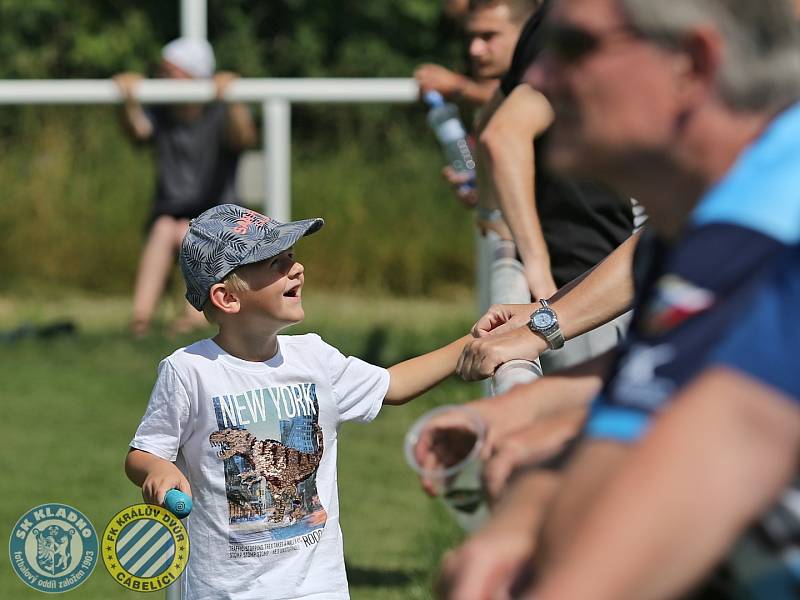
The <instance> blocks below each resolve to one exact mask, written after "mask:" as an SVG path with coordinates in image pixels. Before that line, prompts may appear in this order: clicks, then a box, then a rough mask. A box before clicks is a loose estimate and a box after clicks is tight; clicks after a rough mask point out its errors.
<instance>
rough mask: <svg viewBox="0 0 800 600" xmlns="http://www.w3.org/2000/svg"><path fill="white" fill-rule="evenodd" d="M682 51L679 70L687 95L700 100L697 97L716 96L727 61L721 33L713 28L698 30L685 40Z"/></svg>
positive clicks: (697, 28)
mask: <svg viewBox="0 0 800 600" xmlns="http://www.w3.org/2000/svg"><path fill="white" fill-rule="evenodd" d="M682 50H683V52H681V53H680V55H679V60H678V62H677V63H676V69H677V70H678V71H679V75H680V76H681V78H682V90H683V92H684V94H686V95H689V96H692V97H693V99H697V95H698V94H702V95H708V94H709V93H711V94H714V93H716V89H717V85H718V82H719V72H720V70H721V69H722V64H723V61H724V60H725V57H724V52H725V42H724V40H723V39H722V36H721V34H720V32H719V31H718V30H716V29H714V28H713V27H709V26H698V27H696V28H695V29H693V30H692V31H691V32H690V33H689V34H687V35H686V37H685V38H684V39H683V43H682Z"/></svg>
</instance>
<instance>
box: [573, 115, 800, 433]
mask: <svg viewBox="0 0 800 600" xmlns="http://www.w3.org/2000/svg"><path fill="white" fill-rule="evenodd" d="M798 242H800V105H797V104H796V105H794V106H792V107H791V108H789V109H788V110H786V111H784V112H783V113H782V114H780V115H779V116H778V117H777V118H775V119H774V120H773V121H772V123H771V124H770V125H769V126H768V127H767V128H766V129H765V131H764V132H763V133H762V135H761V136H760V137H759V138H758V139H757V140H756V141H755V142H754V143H753V144H751V145H750V146H749V147H748V148H747V149H746V150H745V151H744V152H743V153H742V154H741V155H740V157H739V159H738V160H737V162H736V163H735V165H734V166H733V167H732V168H731V170H730V171H729V172H728V173H727V175H726V176H725V177H724V178H723V179H722V180H721V181H719V182H718V183H717V184H716V185H715V186H714V187H713V188H712V189H710V190H709V191H708V192H707V193H706V194H705V196H704V197H703V198H702V199H701V200H700V202H699V203H698V205H697V207H696V208H695V210H694V211H693V213H692V214H691V216H690V219H689V222H688V224H687V227H686V229H685V231H684V233H683V235H681V236H680V238H679V239H678V240H677V241H676V242H675V243H674V244H672V245H667V244H665V243H664V242H662V241H660V240H658V239H656V238H655V237H654V236H653V235H652V234H651V235H648V236H647V237H643V239H642V240H641V242H640V244H639V246H640V247H639V249H638V251H637V257H636V260H635V263H634V265H635V266H634V270H635V282H636V297H635V301H634V318H633V323H632V325H631V329H630V331H629V334H628V337H627V339H626V341H625V342H624V344H623V346H622V348H621V351H620V352H619V354H618V357H617V360H616V362H615V364H614V366H613V368H612V370H611V371H610V376H609V377H608V378H607V380H606V383H605V385H604V387H603V389H602V391H601V392H600V394H599V395H598V397H597V398H596V399H595V401H594V404H593V406H592V411H591V414H590V417H589V420H588V422H587V426H586V435H587V436H588V437H589V438H595V439H610V440H616V441H620V442H632V441H635V440H637V439H639V438H640V437H641V436H642V435H643V433H644V432H645V430H646V429H647V426H648V424H649V421H650V418H651V417H652V415H653V414H654V413H657V412H658V411H659V410H660V409H661V408H662V407H663V406H664V405H665V404H666V403H667V402H669V400H670V398H671V396H672V395H673V394H674V393H675V392H676V391H677V390H678V389H680V388H681V387H682V386H683V385H684V384H686V383H687V382H688V381H689V380H690V379H691V378H692V377H694V376H695V375H696V374H698V373H699V372H700V371H701V370H703V369H704V368H705V367H707V366H708V365H709V364H710V362H711V361H712V360H714V359H715V358H716V356H717V352H718V351H720V349H721V348H722V347H728V345H727V344H733V343H734V342H727V338H728V336H729V334H730V332H731V331H732V329H734V327H733V326H734V325H736V324H738V323H739V321H740V320H741V317H742V316H743V315H745V314H746V313H747V311H748V309H749V308H750V307H751V306H759V307H760V308H759V310H760V311H763V310H766V308H764V307H761V305H760V303H761V302H762V296H761V291H760V290H761V288H762V287H763V285H764V283H765V279H766V278H767V275H768V274H769V271H770V269H769V265H771V264H772V263H773V262H774V261H775V260H776V259H777V258H778V257H779V256H780V255H781V254H782V253H784V252H785V251H786V250H787V248H788V247H790V246H792V245H794V244H797V243H798ZM777 325H778V324H776V326H777ZM740 335H742V336H746V334H745V333H741V334H740ZM724 342H725V344H723V343H724ZM740 343H741V342H740ZM742 347H744V346H742ZM732 354H736V350H732V351H729V352H728V353H727V354H724V355H723V356H726V357H729V356H731V355H732ZM784 358H785V360H787V361H788V360H790V358H791V355H789V354H787V355H786V356H785V357H784ZM747 362H748V360H747V359H742V364H747ZM764 362H765V363H766V362H769V361H767V360H766V359H765V360H764ZM764 368H766V367H764ZM776 369H777V367H776Z"/></svg>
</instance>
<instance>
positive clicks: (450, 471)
mask: <svg viewBox="0 0 800 600" xmlns="http://www.w3.org/2000/svg"><path fill="white" fill-rule="evenodd" d="M485 440H486V424H485V423H484V422H483V419H482V418H481V416H480V415H479V414H478V413H477V412H476V411H475V410H473V409H471V408H469V407H466V406H459V405H447V406H440V407H438V408H435V409H433V410H431V411H429V412H427V413H425V414H424V415H423V416H421V417H420V418H419V419H418V420H417V421H416V423H414V425H412V426H411V429H409V430H408V433H406V437H405V455H406V461H408V464H409V466H410V467H411V468H412V469H414V471H416V472H417V473H418V474H419V475H420V477H422V478H423V479H424V480H425V481H426V482H427V483H428V484H429V485H430V486H431V487H432V488H433V490H434V491H435V492H436V493H437V495H438V496H439V497H440V498H441V499H442V500H443V502H444V504H445V506H446V507H447V509H448V511H449V512H450V513H451V514H452V515H453V516H454V517H455V519H456V521H457V522H458V523H459V525H461V527H463V528H464V529H465V530H467V531H473V530H475V529H476V528H477V527H478V526H480V524H481V523H483V521H484V520H485V519H486V518H487V517H488V515H489V510H488V507H487V504H486V497H485V495H484V491H483V486H482V483H481V473H482V471H483V463H482V461H481V450H482V448H483V445H484V442H485ZM426 449H427V452H426Z"/></svg>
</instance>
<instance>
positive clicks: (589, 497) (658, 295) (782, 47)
mask: <svg viewBox="0 0 800 600" xmlns="http://www.w3.org/2000/svg"><path fill="white" fill-rule="evenodd" d="M549 28H550V30H549V34H548V37H549V39H548V42H547V47H546V50H545V52H544V54H543V56H542V58H541V60H540V61H539V62H538V64H537V65H536V66H535V67H534V69H533V70H532V71H531V72H529V75H528V80H529V82H530V83H531V85H533V86H534V87H535V88H537V89H538V90H539V91H541V92H542V93H544V94H545V95H546V96H547V98H548V100H549V101H550V102H551V104H552V105H553V108H554V110H555V112H556V119H555V121H554V126H553V128H552V130H551V136H550V146H549V159H550V161H551V165H552V166H553V167H554V168H558V169H560V170H562V171H563V172H565V173H569V174H570V175H572V176H586V177H589V176H591V177H595V178H602V179H604V180H605V181H606V182H608V183H610V184H612V185H614V186H615V187H617V188H618V189H620V190H621V191H623V192H625V193H626V195H629V196H631V197H635V198H637V199H639V200H640V201H641V203H642V204H643V205H644V206H645V208H646V210H647V212H648V215H649V216H650V221H649V223H650V225H649V229H650V232H649V233H648V235H647V237H646V238H643V239H642V240H641V241H640V243H639V246H640V247H639V248H638V249H637V257H636V260H635V276H634V280H635V288H636V297H635V298H636V299H635V316H634V322H633V325H632V329H631V331H630V334H629V336H628V339H627V341H626V343H625V345H624V346H623V348H622V349H621V350H620V351H619V352H617V353H610V354H609V355H608V356H606V357H605V358H606V360H605V364H601V363H602V361H594V363H593V364H592V365H590V366H588V367H585V368H583V369H576V370H574V371H573V372H572V373H571V374H569V375H568V376H565V377H561V378H553V379H550V380H548V378H544V379H542V380H541V381H539V382H536V383H534V384H532V385H531V387H530V388H529V389H528V390H527V393H525V394H523V393H522V392H519V391H518V392H516V395H517V396H518V397H520V398H522V397H523V396H526V397H525V398H524V400H526V401H527V403H528V404H529V405H539V406H541V405H542V404H548V405H554V406H555V405H558V404H565V405H570V406H573V407H574V405H575V403H576V400H578V398H577V397H576V393H574V390H576V389H580V396H581V397H582V398H586V399H588V398H590V397H591V396H592V395H593V394H592V392H593V391H594V392H597V391H599V389H598V388H602V391H601V392H600V394H599V396H597V397H596V399H595V401H594V402H593V406H592V411H591V416H590V417H589V420H588V423H587V427H586V430H585V435H584V437H583V438H582V439H581V440H580V442H579V444H578V448H577V449H576V451H575V452H574V453H572V454H571V455H570V456H569V458H568V463H567V467H566V470H565V472H564V474H563V475H562V476H560V479H561V484H560V485H557V486H556V491H555V492H550V493H549V494H547V495H544V496H543V497H544V498H545V501H543V502H539V503H538V505H537V506H527V507H526V506H524V505H523V504H522V503H520V504H518V505H516V506H514V507H512V508H507V509H506V510H510V511H518V512H517V514H519V515H521V514H523V513H524V514H529V513H532V512H537V511H538V513H539V514H538V516H537V517H536V518H535V519H532V520H530V521H528V520H526V521H525V522H526V523H527V524H528V526H529V527H530V531H531V533H528V535H530V536H531V537H533V539H536V532H537V531H538V530H539V529H540V527H541V524H542V523H544V524H545V527H544V531H543V535H542V536H541V537H540V538H539V541H538V543H537V544H538V547H537V544H534V547H533V549H532V550H533V551H535V560H536V562H537V566H538V571H539V573H542V574H544V575H545V576H547V574H548V572H549V567H550V565H552V564H558V562H557V560H558V558H559V557H561V556H563V553H564V552H565V548H571V547H572V546H571V545H570V542H571V540H573V539H574V538H575V536H576V535H577V532H578V531H579V529H578V526H579V524H580V523H582V518H583V516H584V515H585V514H586V512H587V510H588V509H589V508H591V507H592V506H593V504H594V502H595V498H596V497H597V495H598V493H599V492H600V491H601V490H602V489H603V487H604V486H605V485H606V484H607V482H608V481H609V480H610V479H611V478H612V477H613V475H614V473H615V472H616V471H617V469H618V468H619V467H620V465H622V464H623V463H624V461H625V459H626V457H627V456H628V455H629V454H630V452H631V446H632V444H634V443H635V442H636V441H637V440H638V439H639V438H640V437H641V436H642V435H643V434H644V432H645V430H646V428H647V425H648V423H649V421H650V420H651V418H652V417H653V416H654V415H656V414H657V413H659V412H661V411H662V410H663V409H664V408H665V407H666V406H667V405H668V404H669V402H670V400H671V398H672V397H673V395H674V394H675V393H677V392H678V391H679V390H680V389H681V388H683V387H684V386H685V385H686V384H687V383H689V382H690V381H691V380H692V379H693V378H694V377H695V376H696V375H697V374H699V373H700V372H701V371H703V369H704V368H706V367H707V366H709V365H711V364H712V361H713V360H714V357H715V353H716V351H717V349H718V348H719V347H720V345H721V343H722V342H723V340H724V339H725V337H726V335H727V333H728V331H729V330H730V329H731V327H732V326H733V325H735V324H736V323H737V321H738V319H739V317H740V316H741V315H742V313H743V312H744V311H745V309H746V308H747V307H748V306H749V305H750V303H751V302H752V299H753V297H754V295H755V294H756V291H757V289H758V287H759V285H761V284H762V283H763V277H764V273H765V269H764V268H763V267H764V265H766V264H769V263H770V262H772V261H773V260H775V259H776V258H777V257H778V256H779V255H780V254H781V253H782V252H784V251H785V250H786V248H787V247H789V246H791V245H794V244H797V243H798V242H800V194H798V193H797V192H796V190H797V189H800V142H798V140H800V106H798V105H796V104H795V103H796V102H797V100H798V97H800V94H799V93H798V92H799V90H800V85H798V82H799V81H800V74H799V73H798V68H797V57H798V56H800V47H799V46H798V44H797V39H796V36H797V34H796V31H795V25H794V20H793V15H792V9H791V4H790V3H789V2H785V1H782V0H768V1H766V2H762V3H759V4H758V6H755V5H754V4H753V3H752V2H747V1H746V0H729V1H724V2H723V1H722V0H707V1H706V2H704V3H696V2H692V1H691V0H674V1H673V2H670V3H669V4H667V3H660V2H657V1H656V0H561V2H559V3H557V5H556V6H555V7H554V9H553V13H552V15H551V19H550V22H549ZM779 73H780V75H779ZM599 374H602V385H601V383H600V380H599V379H598V375H599ZM576 386H579V387H576ZM512 393H513V392H512ZM501 402H503V403H504V405H505V409H506V410H507V411H508V412H509V414H513V412H514V411H513V410H512V409H513V407H512V405H511V404H510V403H509V402H507V401H506V400H505V399H502V400H501ZM487 412H488V411H487ZM539 414H541V413H539ZM517 422H518V423H517V426H523V425H525V419H524V418H519V417H518V419H517ZM703 426H704V427H706V428H708V429H709V430H712V429H713V427H714V423H713V422H705V423H704V424H703ZM498 435H502V434H501V433H499V432H498V431H496V430H495V431H494V432H492V426H491V423H490V437H491V436H494V438H495V439H496V438H497V436H498ZM708 475H709V476H711V475H712V473H709V474H708ZM537 476H540V475H539V474H536V473H534V474H533V475H529V476H527V478H533V479H535V478H536V477H537ZM547 480H548V482H547V484H546V485H547V486H548V488H551V489H552V487H553V486H552V473H547ZM523 534H524V533H523ZM479 535H480V534H479ZM460 558H461V560H459V556H458V554H456V555H455V556H454V558H453V559H452V560H450V561H448V563H447V564H446V566H445V580H448V578H449V580H450V581H451V583H450V585H449V588H450V589H452V590H455V591H454V592H453V593H452V595H453V597H461V596H459V592H458V590H461V589H465V588H466V586H464V585H461V584H462V583H463V581H464V580H465V578H464V574H465V573H468V572H469V571H470V565H469V564H468V563H469V561H465V560H463V558H464V556H461V557H460ZM617 558H620V557H619V556H618V555H617ZM622 558H623V560H633V559H635V558H636V556H627V555H626V556H624V557H622ZM554 559H555V560H556V562H555V563H553V561H554ZM490 560H491V557H490ZM509 560H510V561H513V560H517V561H519V560H520V558H519V557H513V558H512V559H509ZM459 563H460V564H461V566H459ZM519 564H520V563H519V562H518V563H517V566H518V565H519ZM498 570H504V571H505V573H506V576H505V579H506V581H505V584H506V585H508V584H509V582H510V581H511V580H513V576H514V574H515V573H516V571H517V570H518V569H513V568H510V567H509V566H508V564H506V565H502V566H501V568H500V569H498ZM490 579H491V577H490V576H487V577H485V578H484V583H485V582H486V581H488V580H490ZM573 579H574V578H573ZM590 582H591V578H585V583H587V584H588V583H590ZM493 585H495V586H496V585H497V580H496V579H495V580H494V583H493ZM545 591H546V590H545ZM573 591H574V590H573ZM715 591H716V592H717V593H722V595H723V596H724V592H721V590H720V589H718V588H717V589H716V590H715ZM464 597H468V596H464ZM537 597H538V596H537ZM545 597H548V596H545ZM549 597H562V598H563V597H568V598H572V597H592V598H596V597H598V596H596V595H595V594H594V592H593V591H592V592H589V593H588V595H584V596H581V595H574V594H573V595H560V596H549ZM609 597H613V596H609Z"/></svg>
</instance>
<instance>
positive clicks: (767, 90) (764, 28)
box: [619, 0, 800, 111]
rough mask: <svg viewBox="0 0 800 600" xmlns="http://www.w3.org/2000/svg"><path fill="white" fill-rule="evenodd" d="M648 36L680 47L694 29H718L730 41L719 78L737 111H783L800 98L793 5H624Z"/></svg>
mask: <svg viewBox="0 0 800 600" xmlns="http://www.w3.org/2000/svg"><path fill="white" fill-rule="evenodd" d="M619 2H620V5H621V7H622V9H623V11H624V12H625V15H626V17H627V18H628V21H629V22H630V24H631V25H632V26H633V27H634V28H635V29H637V30H638V31H640V32H641V33H642V34H643V35H644V36H645V37H648V38H652V39H654V40H656V41H660V42H661V43H663V44H665V45H670V44H677V43H679V42H680V40H681V39H682V38H683V37H684V36H685V35H686V34H687V33H688V32H689V31H691V30H692V29H693V28H695V27H697V26H698V25H702V24H711V25H713V26H714V27H715V28H716V29H717V30H718V31H719V32H720V33H721V35H722V37H723V39H724V42H725V57H724V63H723V65H722V68H721V71H720V73H719V79H718V90H719V93H720V96H721V97H722V99H723V100H724V101H725V102H726V103H727V104H728V105H729V106H730V107H731V108H733V109H736V110H742V111H762V110H774V109H777V108H782V107H784V106H786V105H788V104H790V103H792V102H793V101H795V100H797V98H798V97H800V43H798V25H797V22H796V20H795V19H796V17H795V14H794V10H793V6H792V3H791V2H790V1H788V0H670V1H669V2H665V1H664V0H619Z"/></svg>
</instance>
